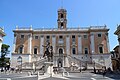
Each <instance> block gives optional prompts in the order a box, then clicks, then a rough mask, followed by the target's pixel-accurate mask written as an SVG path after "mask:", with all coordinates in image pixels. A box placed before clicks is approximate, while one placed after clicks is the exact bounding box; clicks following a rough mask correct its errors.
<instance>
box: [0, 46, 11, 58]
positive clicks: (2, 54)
mask: <svg viewBox="0 0 120 80" xmlns="http://www.w3.org/2000/svg"><path fill="white" fill-rule="evenodd" d="M9 47H10V46H9V45H6V44H2V47H1V58H5V56H6V55H7V54H9V50H8V49H9Z"/></svg>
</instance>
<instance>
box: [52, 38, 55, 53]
mask: <svg viewBox="0 0 120 80" xmlns="http://www.w3.org/2000/svg"><path fill="white" fill-rule="evenodd" d="M52 46H53V53H55V52H56V37H55V36H52Z"/></svg>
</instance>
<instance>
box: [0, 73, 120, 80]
mask: <svg viewBox="0 0 120 80" xmlns="http://www.w3.org/2000/svg"><path fill="white" fill-rule="evenodd" d="M119 75H120V74H106V76H105V77H103V75H99V74H94V73H89V72H81V73H69V75H68V76H67V75H65V76H64V77H63V76H62V75H61V74H55V75H53V76H52V77H50V75H47V74H45V75H40V76H39V79H38V76H37V75H28V73H0V80H120V76H119Z"/></svg>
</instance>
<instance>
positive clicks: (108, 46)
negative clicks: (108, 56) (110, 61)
mask: <svg viewBox="0 0 120 80" xmlns="http://www.w3.org/2000/svg"><path fill="white" fill-rule="evenodd" d="M106 37H107V48H108V52H110V45H109V37H108V33H106Z"/></svg>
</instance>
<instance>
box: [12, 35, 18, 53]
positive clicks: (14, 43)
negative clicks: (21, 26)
mask: <svg viewBox="0 0 120 80" xmlns="http://www.w3.org/2000/svg"><path fill="white" fill-rule="evenodd" d="M16 39H17V36H16V34H14V41H13V51H12V52H13V53H15V47H16Z"/></svg>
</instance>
